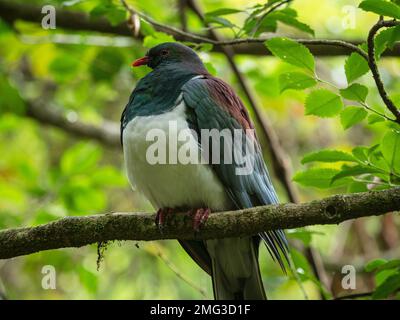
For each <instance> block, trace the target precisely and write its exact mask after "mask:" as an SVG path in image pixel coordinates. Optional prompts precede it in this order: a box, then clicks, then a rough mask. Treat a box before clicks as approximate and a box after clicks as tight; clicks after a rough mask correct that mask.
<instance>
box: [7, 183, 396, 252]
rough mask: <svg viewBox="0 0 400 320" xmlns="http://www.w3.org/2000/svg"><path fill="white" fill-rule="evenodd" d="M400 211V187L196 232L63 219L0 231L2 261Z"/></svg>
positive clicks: (150, 219) (102, 217)
mask: <svg viewBox="0 0 400 320" xmlns="http://www.w3.org/2000/svg"><path fill="white" fill-rule="evenodd" d="M399 210H400V188H393V189H388V190H382V191H370V192H365V193H354V194H345V195H336V196H332V197H329V198H325V199H322V200H315V201H312V202H308V203H302V204H291V203H288V204H280V205H268V206H263V207H256V208H250V209H245V210H237V211H229V212H220V213H214V214H211V215H210V217H209V218H208V220H207V222H206V224H205V225H204V226H203V227H202V229H201V230H200V231H199V232H198V233H195V232H194V231H193V228H192V222H191V218H190V217H189V216H187V215H185V214H175V215H170V216H169V218H168V219H167V221H166V226H165V228H164V230H163V232H160V230H159V229H158V228H157V227H156V225H155V223H154V219H155V215H154V214H149V213H111V214H99V215H93V216H79V217H66V218H63V219H60V220H57V221H54V222H50V223H48V224H44V225H40V226H36V227H30V228H17V229H6V230H3V231H0V259H8V258H12V257H17V256H21V255H26V254H31V253H35V252H39V251H43V250H50V249H59V248H67V247H81V246H85V245H88V244H92V243H98V242H105V241H112V240H159V239H212V238H224V237H239V236H245V235H253V234H257V233H258V232H261V231H265V230H271V229H288V228H297V227H304V226H308V225H316V224H337V223H340V222H342V221H345V220H349V219H355V218H359V217H366V216H373V215H382V214H385V213H388V212H393V211H399Z"/></svg>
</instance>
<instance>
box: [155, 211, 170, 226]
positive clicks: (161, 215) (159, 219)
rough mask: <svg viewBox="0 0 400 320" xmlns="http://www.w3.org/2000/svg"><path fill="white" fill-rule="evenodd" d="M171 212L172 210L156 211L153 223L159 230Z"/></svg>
mask: <svg viewBox="0 0 400 320" xmlns="http://www.w3.org/2000/svg"><path fill="white" fill-rule="evenodd" d="M172 212H173V210H172V208H160V209H158V210H157V215H156V220H155V223H156V225H157V227H158V228H159V229H160V230H161V229H163V228H164V226H165V222H166V218H167V215H169V214H171V213H172Z"/></svg>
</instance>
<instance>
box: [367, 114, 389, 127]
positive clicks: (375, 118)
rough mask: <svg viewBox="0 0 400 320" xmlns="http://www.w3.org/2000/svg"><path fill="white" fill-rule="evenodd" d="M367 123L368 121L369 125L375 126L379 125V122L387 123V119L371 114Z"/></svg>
mask: <svg viewBox="0 0 400 320" xmlns="http://www.w3.org/2000/svg"><path fill="white" fill-rule="evenodd" d="M367 121H368V124H374V123H377V122H382V121H385V118H384V117H382V116H380V115H377V114H375V113H373V114H370V115H369V116H368V118H367Z"/></svg>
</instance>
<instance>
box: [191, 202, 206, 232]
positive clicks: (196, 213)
mask: <svg viewBox="0 0 400 320" xmlns="http://www.w3.org/2000/svg"><path fill="white" fill-rule="evenodd" d="M189 213H190V214H191V216H192V221H193V229H194V231H196V232H199V231H200V227H201V226H202V225H204V224H205V222H206V221H207V219H208V216H209V215H210V213H211V210H210V208H199V209H195V210H191V211H189Z"/></svg>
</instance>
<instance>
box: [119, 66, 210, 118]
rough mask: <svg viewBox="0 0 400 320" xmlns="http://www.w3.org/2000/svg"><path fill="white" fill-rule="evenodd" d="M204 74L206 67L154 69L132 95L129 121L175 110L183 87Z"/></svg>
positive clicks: (141, 81) (129, 104) (128, 109)
mask: <svg viewBox="0 0 400 320" xmlns="http://www.w3.org/2000/svg"><path fill="white" fill-rule="evenodd" d="M202 74H208V72H207V71H206V70H205V69H204V67H203V68H192V67H191V66H188V67H187V68H184V67H182V66H180V67H179V68H177V67H176V66H174V65H165V66H163V67H162V68H156V69H154V70H153V71H152V72H150V73H149V74H147V75H146V76H145V77H144V78H142V79H141V80H140V81H139V83H138V84H137V86H136V88H135V90H134V92H133V94H132V95H133V97H134V99H135V103H128V105H127V110H126V111H127V112H126V114H127V115H129V120H131V119H133V118H134V117H136V116H151V115H157V114H161V113H164V112H168V111H169V110H171V109H173V108H174V106H175V105H176V101H177V99H178V97H179V95H180V94H181V88H182V86H183V85H184V84H185V83H186V82H187V81H189V80H190V79H192V78H193V77H196V76H199V75H202ZM138 101H140V103H138Z"/></svg>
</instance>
